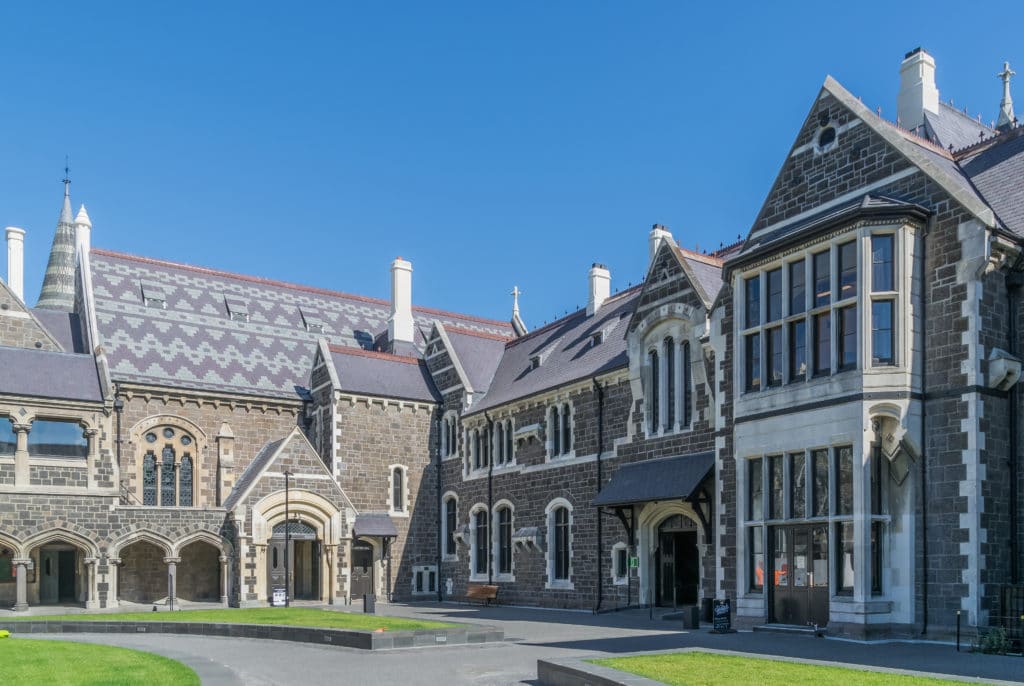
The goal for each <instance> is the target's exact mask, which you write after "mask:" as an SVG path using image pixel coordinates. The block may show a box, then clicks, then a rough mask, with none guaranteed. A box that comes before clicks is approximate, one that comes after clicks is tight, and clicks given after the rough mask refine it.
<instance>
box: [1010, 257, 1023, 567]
mask: <svg viewBox="0 0 1024 686" xmlns="http://www.w3.org/2000/svg"><path fill="white" fill-rule="evenodd" d="M1022 285H1024V274H1022V273H1021V272H1019V271H1016V270H1014V271H1011V272H1010V273H1009V274H1007V275H1006V303H1007V309H1008V310H1009V312H1010V318H1009V339H1010V340H1009V350H1008V351H1007V352H1009V353H1010V354H1011V355H1013V356H1014V357H1017V356H1018V355H1019V352H1018V351H1019V349H1020V346H1018V345H1017V308H1018V306H1019V305H1018V303H1019V302H1020V301H1019V300H1018V296H1019V295H1020V289H1021V286H1022ZM1019 408H1020V391H1019V389H1018V387H1017V386H1016V385H1015V386H1014V387H1013V388H1011V389H1010V455H1009V460H1008V466H1009V469H1010V583H1012V584H1014V585H1016V584H1019V583H1020V541H1018V540H1017V537H1018V531H1019V529H1018V525H1017V520H1018V518H1019V517H1020V510H1019V503H1018V502H1017V498H1018V490H1017V486H1018V484H1017V479H1018V478H1019V477H1018V473H1017V470H1018V461H1017V451H1018V450H1019V437H1018V436H1017V431H1018V428H1017V426H1018V425H1017V413H1018V412H1019V411H1020V410H1019Z"/></svg>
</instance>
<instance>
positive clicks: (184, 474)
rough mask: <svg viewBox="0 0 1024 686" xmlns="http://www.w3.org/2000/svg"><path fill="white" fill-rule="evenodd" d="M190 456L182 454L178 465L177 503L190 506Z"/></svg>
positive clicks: (191, 477)
mask: <svg viewBox="0 0 1024 686" xmlns="http://www.w3.org/2000/svg"><path fill="white" fill-rule="evenodd" d="M192 480H193V475H192V458H191V457H189V456H188V455H184V456H182V458H181V464H180V465H179V466H178V505H180V506H181V507H192Z"/></svg>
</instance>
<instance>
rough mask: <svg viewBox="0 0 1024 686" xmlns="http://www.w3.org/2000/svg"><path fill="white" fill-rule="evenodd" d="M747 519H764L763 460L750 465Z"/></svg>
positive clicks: (756, 459) (758, 459) (757, 460)
mask: <svg viewBox="0 0 1024 686" xmlns="http://www.w3.org/2000/svg"><path fill="white" fill-rule="evenodd" d="M747 465H748V468H749V472H748V478H747V487H748V492H749V496H748V497H747V508H748V509H747V519H764V478H763V476H762V473H761V458H760V457H758V458H755V459H753V460H750V461H749V462H748V463H747Z"/></svg>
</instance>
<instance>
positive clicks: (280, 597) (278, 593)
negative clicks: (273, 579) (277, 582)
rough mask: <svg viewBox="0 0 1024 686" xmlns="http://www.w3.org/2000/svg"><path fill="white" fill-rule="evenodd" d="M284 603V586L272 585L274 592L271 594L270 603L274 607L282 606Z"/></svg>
mask: <svg viewBox="0 0 1024 686" xmlns="http://www.w3.org/2000/svg"><path fill="white" fill-rule="evenodd" d="M284 603H285V587H284V586H274V592H273V594H272V596H271V600H270V604H271V605H273V606H274V607H284Z"/></svg>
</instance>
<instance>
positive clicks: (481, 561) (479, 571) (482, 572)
mask: <svg viewBox="0 0 1024 686" xmlns="http://www.w3.org/2000/svg"><path fill="white" fill-rule="evenodd" d="M487 520H488V517H487V510H486V509H480V510H477V511H476V512H474V514H473V574H475V575H477V576H486V575H487V570H488V569H489V567H490V557H491V556H490V549H489V547H488V538H489V537H488V535H487V533H488V527H489V523H488V521H487Z"/></svg>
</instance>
